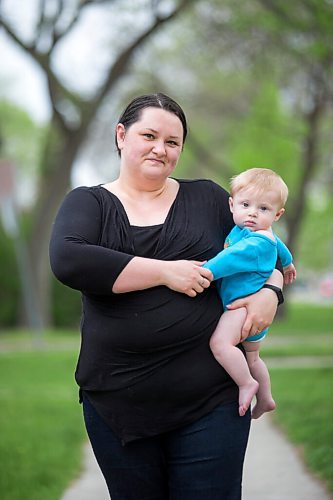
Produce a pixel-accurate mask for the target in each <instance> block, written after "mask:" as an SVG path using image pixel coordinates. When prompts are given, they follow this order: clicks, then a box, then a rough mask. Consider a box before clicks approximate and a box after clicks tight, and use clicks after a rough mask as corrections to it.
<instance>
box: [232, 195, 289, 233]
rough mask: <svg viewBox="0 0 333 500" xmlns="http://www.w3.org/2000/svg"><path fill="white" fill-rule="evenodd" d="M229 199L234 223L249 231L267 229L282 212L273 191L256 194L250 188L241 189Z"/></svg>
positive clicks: (282, 209)
mask: <svg viewBox="0 0 333 500" xmlns="http://www.w3.org/2000/svg"><path fill="white" fill-rule="evenodd" d="M229 201H230V210H231V212H232V214H233V218H234V222H235V224H237V226H239V227H247V228H248V229H250V231H259V230H269V229H270V228H271V226H272V224H273V222H274V221H277V220H279V218H280V217H281V215H282V214H283V213H284V208H281V205H280V200H279V198H278V195H277V193H275V192H274V191H266V192H265V193H262V194H259V195H258V193H256V192H254V191H253V190H252V189H242V190H241V191H238V193H236V194H235V196H234V197H233V198H230V200H229Z"/></svg>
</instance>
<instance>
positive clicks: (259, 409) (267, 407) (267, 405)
mask: <svg viewBox="0 0 333 500" xmlns="http://www.w3.org/2000/svg"><path fill="white" fill-rule="evenodd" d="M275 408H276V404H275V401H274V399H272V398H271V399H266V400H263V401H261V400H260V399H259V400H258V398H257V402H256V404H255V406H254V407H253V410H252V418H259V417H261V415H263V414H264V413H267V412H269V411H273V410H275Z"/></svg>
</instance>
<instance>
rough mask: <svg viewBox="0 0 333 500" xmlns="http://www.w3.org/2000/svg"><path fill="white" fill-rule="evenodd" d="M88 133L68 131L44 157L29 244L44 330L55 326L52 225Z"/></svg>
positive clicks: (48, 147) (38, 306) (50, 146)
mask: <svg viewBox="0 0 333 500" xmlns="http://www.w3.org/2000/svg"><path fill="white" fill-rule="evenodd" d="M53 130H54V129H53ZM85 132H86V130H85V129H82V127H81V129H80V130H79V131H67V134H66V136H65V137H62V138H61V140H59V141H57V142H58V144H60V148H59V150H58V151H57V153H55V151H54V148H53V147H52V141H51V143H50V142H49V144H48V146H47V147H46V150H45V154H44V158H45V164H44V165H43V170H44V171H45V172H46V174H45V175H44V177H43V183H42V185H41V186H40V196H39V202H38V206H37V207H36V209H35V212H34V218H33V225H32V229H31V233H30V238H29V242H28V250H29V258H30V265H31V270H32V275H33V279H34V287H35V294H36V299H37V308H38V311H39V314H40V317H41V322H42V324H43V326H49V325H51V323H52V318H51V307H50V305H51V294H50V266H49V256H48V246H49V240H50V234H51V230H52V223H53V220H54V216H55V214H56V212H57V210H58V207H59V205H60V204H61V202H62V199H63V197H64V195H65V193H66V191H67V190H68V189H69V186H70V176H71V167H72V164H73V162H74V159H75V157H76V155H77V153H78V150H79V148H80V146H81V145H82V142H83V140H84V136H85Z"/></svg>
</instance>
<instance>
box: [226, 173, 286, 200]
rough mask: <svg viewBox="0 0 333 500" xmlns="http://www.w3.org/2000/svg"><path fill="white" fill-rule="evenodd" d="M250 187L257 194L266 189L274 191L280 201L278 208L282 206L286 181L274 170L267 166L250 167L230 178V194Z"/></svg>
mask: <svg viewBox="0 0 333 500" xmlns="http://www.w3.org/2000/svg"><path fill="white" fill-rule="evenodd" d="M252 188H253V191H254V192H255V193H256V194H258V195H259V194H263V193H265V192H267V191H275V192H276V194H277V196H278V200H279V202H280V208H282V207H284V205H285V203H286V201H287V198H288V187H287V185H286V183H285V182H284V181H283V179H282V178H281V177H280V176H279V175H278V174H277V173H276V172H274V171H273V170H270V169H269V168H250V169H249V170H244V172H241V173H240V174H238V175H234V176H233V177H232V178H231V182H230V194H231V196H235V194H237V193H238V192H239V191H242V190H243V189H252Z"/></svg>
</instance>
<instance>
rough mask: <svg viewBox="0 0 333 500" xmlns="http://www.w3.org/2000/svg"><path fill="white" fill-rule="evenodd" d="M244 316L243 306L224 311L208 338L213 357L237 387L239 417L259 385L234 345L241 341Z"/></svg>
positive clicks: (248, 404) (246, 408) (245, 409)
mask: <svg viewBox="0 0 333 500" xmlns="http://www.w3.org/2000/svg"><path fill="white" fill-rule="evenodd" d="M245 318H246V309H245V307H242V308H240V309H235V310H233V311H225V312H224V313H223V314H222V316H221V319H220V321H219V323H218V325H217V327H216V330H215V332H214V333H213V335H212V337H211V339H210V348H211V350H212V352H213V354H214V356H215V358H216V359H217V361H218V362H219V363H220V364H221V365H222V366H223V368H224V369H225V370H226V371H227V372H228V373H229V375H230V376H231V378H232V379H233V380H234V381H235V382H236V384H237V385H238V387H239V414H240V416H241V417H242V416H243V415H245V413H246V411H247V410H248V408H249V406H250V404H251V401H252V399H253V396H254V395H255V394H256V392H257V390H258V385H259V384H258V382H257V381H256V380H255V379H254V378H253V377H252V376H251V373H250V370H249V367H248V364H247V362H246V358H245V356H244V354H243V353H242V351H241V350H240V349H238V347H236V346H237V345H238V344H239V343H240V342H241V331H242V327H243V324H244V321H245Z"/></svg>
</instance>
